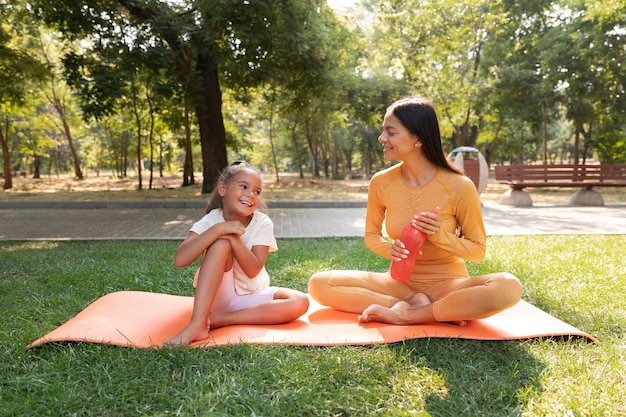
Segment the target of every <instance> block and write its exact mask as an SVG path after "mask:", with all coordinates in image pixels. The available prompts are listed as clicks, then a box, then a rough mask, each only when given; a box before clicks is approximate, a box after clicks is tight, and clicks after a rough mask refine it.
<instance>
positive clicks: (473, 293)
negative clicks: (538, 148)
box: [309, 96, 522, 325]
mask: <svg viewBox="0 0 626 417" xmlns="http://www.w3.org/2000/svg"><path fill="white" fill-rule="evenodd" d="M378 141H379V142H380V144H381V145H382V146H383V153H384V157H385V160H386V161H392V160H398V161H401V163H399V164H397V165H394V166H392V167H391V168H388V169H385V170H383V171H380V172H378V173H377V174H376V175H374V176H373V177H372V180H371V182H370V188H369V193H368V201H367V215H366V220H365V222H366V226H365V229H366V230H365V244H366V246H367V247H368V248H369V249H371V250H372V251H374V252H375V253H377V254H378V255H380V256H383V257H385V258H387V259H390V260H391V261H392V262H399V261H401V260H403V259H405V258H407V255H408V250H407V249H406V246H405V242H401V241H400V240H399V237H400V236H401V234H402V230H403V229H404V227H405V226H406V225H407V224H409V223H411V224H412V225H413V227H415V228H416V229H418V230H420V231H422V232H423V233H425V235H426V241H425V243H424V245H423V247H422V249H421V252H420V254H419V255H418V256H417V261H416V263H415V267H414V269H413V274H412V275H411V279H410V280H409V281H407V282H400V281H396V280H394V279H393V278H391V275H390V273H389V272H383V273H377V272H366V271H324V272H318V273H316V274H314V275H313V276H312V277H311V279H310V281H309V293H310V295H311V296H312V297H313V298H314V299H315V300H317V301H318V302H319V303H320V304H323V305H327V306H331V307H334V308H337V309H339V310H343V311H348V312H353V313H360V316H359V320H360V321H362V322H368V321H377V322H384V323H392V324H421V323H428V322H435V321H437V322H455V323H458V324H461V325H463V324H465V323H466V321H467V320H473V319H479V318H483V317H487V316H490V315H493V314H495V313H498V312H499V311H502V310H504V309H506V308H509V307H511V306H513V305H514V304H516V303H517V302H518V301H519V299H520V298H521V294H522V286H521V284H520V282H519V281H518V280H517V278H516V277H514V276H513V275H511V274H508V273H505V272H500V273H493V274H488V275H483V276H477V277H473V278H470V277H469V273H468V271H467V268H466V266H465V262H464V260H469V261H473V262H478V261H481V260H482V259H483V258H484V256H485V249H486V240H487V238H486V234H485V227H484V224H483V218H482V210H481V205H480V201H479V198H478V193H477V191H476V187H475V186H474V184H473V183H472V181H471V180H470V179H469V178H467V177H466V176H465V175H463V173H462V172H460V171H458V170H457V169H456V168H454V167H452V166H451V165H450V164H449V163H448V161H447V159H446V157H445V155H444V153H443V148H442V144H441V134H440V131H439V121H438V119H437V114H436V112H435V109H434V107H433V106H432V103H431V102H430V101H428V100H426V99H424V98H423V97H419V96H418V97H408V98H404V99H401V100H399V101H396V102H395V103H393V104H392V105H391V106H390V107H389V108H388V109H387V112H386V114H385V119H384V122H383V132H382V133H381V135H380V136H379V138H378ZM383 223H384V226H385V229H386V231H387V233H388V235H389V236H390V237H391V238H392V239H394V240H393V242H390V241H389V240H387V239H385V237H383Z"/></svg>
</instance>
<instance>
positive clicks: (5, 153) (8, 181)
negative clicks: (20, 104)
mask: <svg viewBox="0 0 626 417" xmlns="http://www.w3.org/2000/svg"><path fill="white" fill-rule="evenodd" d="M8 140H9V118H8V117H7V118H6V121H5V123H4V132H3V131H2V126H0V146H2V161H3V172H4V184H3V185H2V188H3V189H5V190H8V189H11V188H13V173H12V172H11V152H10V151H9V142H8Z"/></svg>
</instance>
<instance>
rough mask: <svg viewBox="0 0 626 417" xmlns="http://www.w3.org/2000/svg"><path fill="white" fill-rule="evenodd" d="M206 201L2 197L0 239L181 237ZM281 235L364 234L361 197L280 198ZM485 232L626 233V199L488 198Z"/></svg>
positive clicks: (272, 208) (276, 211) (276, 210)
mask: <svg viewBox="0 0 626 417" xmlns="http://www.w3.org/2000/svg"><path fill="white" fill-rule="evenodd" d="M204 204H205V203H204V202H198V201H193V202H185V201H178V202H176V201H168V202H73V203H67V202H47V203H46V202H0V240H108V239H175V240H182V239H184V238H185V236H186V235H187V232H188V230H189V228H190V227H191V225H192V224H193V222H195V221H196V220H197V219H198V218H200V217H201V216H202V214H203V212H204ZM268 214H269V216H270V217H271V218H272V220H273V221H274V231H275V235H276V237H277V238H299V237H310V238H316V237H327V236H363V231H364V227H365V204H364V203H363V202H348V201H343V202H341V201H339V202H331V201H326V202H289V201H283V202H274V203H271V202H270V204H269V209H268ZM483 215H484V219H485V227H486V230H487V234H488V235H490V236H495V235H527V234H626V203H612V204H606V205H605V206H604V207H576V206H569V205H547V204H536V205H535V206H534V207H528V208H515V207H509V206H502V205H499V204H497V203H490V202H486V203H484V205H483Z"/></svg>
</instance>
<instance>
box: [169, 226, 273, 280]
mask: <svg viewBox="0 0 626 417" xmlns="http://www.w3.org/2000/svg"><path fill="white" fill-rule="evenodd" d="M245 231H246V228H245V227H244V226H243V225H242V224H241V223H240V222H238V221H227V222H222V223H218V224H215V225H213V226H211V227H209V228H208V229H207V230H206V231H205V232H203V233H201V234H197V233H195V232H189V234H188V235H187V237H186V238H185V240H184V241H183V243H181V244H180V246H178V249H176V254H175V255H174V265H176V267H178V268H184V267H185V266H187V265H190V264H191V263H193V262H194V261H195V260H196V259H198V257H199V256H200V255H202V254H203V253H204V252H205V251H206V250H207V248H208V247H209V246H211V245H212V244H213V243H214V242H215V241H216V240H218V239H222V238H224V237H236V238H237V239H236V240H238V241H239V242H241V240H240V239H239V236H241V235H242V234H244V233H245ZM231 244H232V242H231ZM266 257H267V255H266Z"/></svg>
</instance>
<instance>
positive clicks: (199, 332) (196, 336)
mask: <svg viewBox="0 0 626 417" xmlns="http://www.w3.org/2000/svg"><path fill="white" fill-rule="evenodd" d="M210 325H211V322H210V321H209V320H207V321H206V323H203V324H201V325H200V326H198V325H196V324H195V323H193V322H192V323H189V324H188V325H187V326H186V327H185V328H184V329H183V330H181V331H180V332H178V334H176V335H175V336H173V337H170V338H169V339H166V340H164V341H163V346H164V347H173V346H182V345H189V344H191V343H192V342H196V341H198V340H204V339H207V338H208V337H209V329H210Z"/></svg>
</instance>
